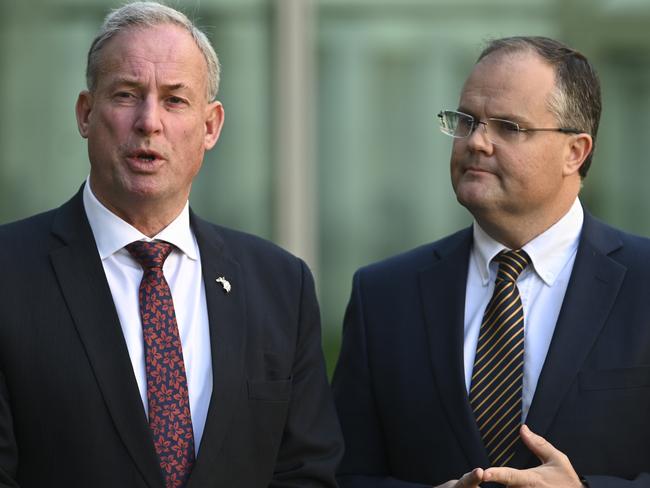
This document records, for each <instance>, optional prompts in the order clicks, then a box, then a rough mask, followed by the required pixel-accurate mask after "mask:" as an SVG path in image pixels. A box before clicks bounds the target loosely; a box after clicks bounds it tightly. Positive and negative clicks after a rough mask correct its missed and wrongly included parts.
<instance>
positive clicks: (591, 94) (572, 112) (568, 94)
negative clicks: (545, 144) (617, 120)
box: [477, 36, 602, 178]
mask: <svg viewBox="0 0 650 488" xmlns="http://www.w3.org/2000/svg"><path fill="white" fill-rule="evenodd" d="M526 51H529V52H533V53H536V54H537V55H538V56H540V57H541V58H542V59H543V60H545V61H546V62H547V63H548V64H549V65H550V66H552V67H553V69H554V70H555V89H554V90H553V92H552V93H551V95H550V97H549V100H547V103H548V107H549V110H550V111H551V113H553V114H554V115H555V117H556V119H557V121H558V123H559V124H560V125H561V126H564V127H571V128H574V129H577V130H580V131H583V132H586V133H587V134H590V135H591V138H592V140H593V147H592V149H591V152H590V153H589V155H588V156H587V157H586V158H585V161H584V163H583V164H582V166H581V168H580V176H581V177H582V178H585V177H586V176H587V172H588V171H589V167H590V166H591V161H592V159H593V154H594V148H595V147H596V136H597V135H598V125H599V123H600V112H601V110H602V101H601V95H600V80H599V79H598V74H597V73H596V70H595V69H594V67H593V66H592V64H591V63H590V62H589V60H588V59H587V57H586V56H585V55H584V54H582V53H581V52H579V51H577V50H575V49H572V48H570V47H569V46H567V45H565V44H563V43H561V42H559V41H556V40H555V39H550V38H548V37H539V36H516V37H504V38H502V39H494V40H492V41H490V42H489V44H488V45H487V47H486V48H485V49H484V50H483V52H482V53H481V54H480V55H479V57H478V60H477V63H478V62H479V61H481V60H482V59H483V58H485V57H486V56H488V55H490V54H492V53H504V54H512V53H518V52H526Z"/></svg>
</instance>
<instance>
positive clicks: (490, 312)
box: [469, 249, 530, 466]
mask: <svg viewBox="0 0 650 488" xmlns="http://www.w3.org/2000/svg"><path fill="white" fill-rule="evenodd" d="M494 260H495V261H496V262H498V263H499V271H498V272H497V279H496V281H495V284H494V293H493V294H492V298H491V299H490V302H489V303H488V305H487V308H486V309H485V314H484V315H483V322H482V323H481V330H480V332H479V338H478V344H477V346H476V357H475V358H474V370H473V372H472V382H471V388H470V391H469V402H470V405H471V406H472V410H473V411H474V416H475V418H476V423H477V424H478V429H479V431H480V433H481V438H482V439H483V444H484V445H485V448H486V450H487V452H488V457H489V459H490V463H492V466H506V465H507V464H508V462H509V461H510V460H511V459H512V456H514V454H515V448H516V444H517V440H518V439H519V427H520V425H521V391H522V378H523V375H524V311H523V308H522V305H521V298H520V296H519V289H518V288H517V283H516V282H517V278H518V277H519V275H520V273H521V272H522V271H523V270H524V268H525V267H526V266H527V265H528V264H529V263H530V258H529V257H528V254H526V252H525V251H523V250H521V249H519V250H517V251H502V252H500V253H499V254H498V255H497V256H496V257H495V258H494Z"/></svg>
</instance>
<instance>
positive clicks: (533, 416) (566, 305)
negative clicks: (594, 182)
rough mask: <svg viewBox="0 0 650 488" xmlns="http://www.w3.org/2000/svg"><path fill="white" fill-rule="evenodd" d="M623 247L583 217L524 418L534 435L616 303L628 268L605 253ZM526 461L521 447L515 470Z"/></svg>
mask: <svg viewBox="0 0 650 488" xmlns="http://www.w3.org/2000/svg"><path fill="white" fill-rule="evenodd" d="M621 245H622V244H621V241H620V239H619V238H618V236H617V235H616V234H615V233H614V232H613V231H612V230H611V229H609V228H608V227H606V226H605V225H603V224H601V223H599V222H597V221H595V220H594V219H593V218H592V217H591V216H589V215H588V214H587V213H585V221H584V224H583V230H582V237H581V240H580V244H579V246H578V252H577V254H576V259H575V263H574V265H573V271H572V273H571V279H570V280H569V284H568V287H567V291H566V295H565V297H564V301H563V303H562V308H561V310H560V315H559V317H558V321H557V324H556V326H555V332H554V333H553V339H552V340H551V344H550V346H549V350H548V353H547V355H546V360H545V362H544V367H543V369H542V372H541V374H540V377H539V381H538V383H537V388H536V390H535V395H534V398H533V402H532V404H531V407H530V411H529V412H528V418H527V419H526V423H527V424H528V426H529V427H530V428H531V429H532V430H533V432H536V433H537V434H540V435H542V436H545V435H546V433H547V431H548V429H549V427H550V426H551V424H552V422H553V419H554V418H555V415H556V414H557V411H558V409H559V408H560V404H561V402H562V399H563V397H564V396H565V395H566V393H567V392H568V390H569V388H570V387H571V385H572V383H573V382H574V381H575V379H576V376H577V375H578V371H579V370H580V367H581V365H582V364H583V363H584V361H585V359H586V357H587V354H588V353H589V350H590V349H591V347H592V346H593V344H594V343H595V341H596V339H597V337H598V335H599V333H600V331H601V329H602V327H603V325H604V324H605V320H606V318H607V316H608V315H609V312H610V310H611V308H612V306H613V305H614V302H615V300H616V297H617V295H618V292H619V289H620V287H621V284H622V282H623V278H624V275H625V271H626V268H625V267H624V266H622V265H620V264H619V263H617V262H616V261H613V260H612V259H610V258H609V257H608V256H607V254H609V253H610V252H612V251H613V250H615V249H618V248H620V247H621ZM526 461H527V462H526ZM530 463H535V460H534V457H533V456H532V454H530V453H529V452H527V451H526V450H525V448H524V449H522V450H521V451H520V452H519V453H518V455H517V457H516V458H515V460H514V464H515V465H519V466H524V465H529V464H530Z"/></svg>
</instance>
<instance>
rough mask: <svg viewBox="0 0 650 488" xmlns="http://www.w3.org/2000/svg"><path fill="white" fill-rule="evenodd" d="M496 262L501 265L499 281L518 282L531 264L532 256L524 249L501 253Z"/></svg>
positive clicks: (498, 273) (498, 274)
mask: <svg viewBox="0 0 650 488" xmlns="http://www.w3.org/2000/svg"><path fill="white" fill-rule="evenodd" d="M494 260H495V261H496V262H497V263H499V271H498V272H497V281H498V280H506V281H517V278H519V275H520V274H521V272H522V271H523V270H524V269H525V268H526V266H528V265H529V264H530V256H528V254H527V253H526V251H524V250H523V249H516V250H514V251H501V252H500V253H499V254H497V255H496V257H495V258H494Z"/></svg>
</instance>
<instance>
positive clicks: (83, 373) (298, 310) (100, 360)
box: [0, 2, 342, 488]
mask: <svg viewBox="0 0 650 488" xmlns="http://www.w3.org/2000/svg"><path fill="white" fill-rule="evenodd" d="M218 67H219V65H218V61H217V57H216V54H215V53H214V50H213V49H212V47H211V46H210V43H209V41H208V40H207V38H206V37H205V35H204V34H203V33H202V32H201V31H199V30H198V29H197V28H196V27H195V26H194V25H193V24H192V23H191V22H190V21H189V20H188V19H187V18H186V17H185V16H184V15H183V14H181V13H180V12H178V11H176V10H173V9H171V8H168V7H164V6H162V5H160V4H157V3H150V2H137V3H133V4H129V5H126V6H124V7H122V8H120V9H118V10H117V11H115V12H113V13H111V14H110V15H109V16H108V17H107V19H106V21H105V23H104V25H103V26H102V29H101V31H100V33H99V34H98V36H97V38H96V39H95V41H94V42H93V45H92V47H91V49H90V52H89V57H88V70H87V77H88V90H87V91H83V92H82V93H81V94H80V95H79V99H78V102H77V106H76V114H77V119H78V126H79V131H80V133H81V135H82V136H83V137H84V138H87V139H88V153H89V159H90V165H91V170H90V176H89V178H88V180H87V181H86V184H85V185H84V186H83V187H82V189H81V190H80V191H79V193H78V194H77V195H76V196H74V197H73V198H72V199H71V200H70V201H69V202H67V203H65V204H64V205H62V206H61V207H60V208H58V209H55V210H52V211H49V212H46V213H44V214H41V215H37V216H35V217H32V218H29V219H26V220H23V221H20V222H16V223H12V224H8V225H5V226H2V227H1V228H0V248H1V249H2V251H3V252H2V254H1V256H0V268H1V269H2V281H1V285H0V297H1V298H0V300H2V312H0V314H1V315H0V486H2V487H18V486H19V487H22V488H30V487H34V488H36V487H38V488H42V487H45V486H47V487H54V488H56V487H66V488H70V487H79V488H118V487H119V488H136V487H137V488H145V487H149V488H163V487H165V488H171V487H195V488H210V487H229V488H234V487H240V488H253V487H260V488H261V487H298V486H301V487H302V486H313V487H317V486H318V487H335V486H336V482H335V480H334V470H335V467H336V465H337V463H338V461H339V458H340V456H341V452H342V440H341V436H340V430H339V427H338V422H337V420H336V414H335V410H334V405H333V402H332V400H331V393H330V389H329V386H328V385H327V379H326V375H325V369H324V362H323V356H322V352H321V347H320V318H319V311H318V304H317V301H316V297H315V293H314V285H313V280H312V277H311V274H310V272H309V270H308V269H307V267H306V265H305V264H304V263H303V262H302V261H301V260H299V259H298V258H296V257H293V256H291V255H290V254H288V253H287V252H285V251H283V250H281V249H279V248H278V247H276V246H274V245H273V244H271V243H268V242H265V241H263V240H261V239H259V238H256V237H253V236H250V235H245V234H242V233H239V232H235V231H232V230H228V229H225V228H222V227H219V226H215V225H212V224H209V223H207V222H205V221H203V220H201V219H200V218H198V217H197V216H196V215H194V214H193V213H192V212H191V210H190V209H189V206H188V203H187V202H188V196H189V192H190V186H191V183H192V180H193V179H194V178H195V176H196V174H197V173H198V171H199V168H200V166H201V163H202V160H203V156H204V152H205V151H206V150H209V149H211V148H212V147H213V146H214V144H215V143H216V141H217V138H218V136H219V132H220V130H221V126H222V123H223V108H222V106H221V104H220V103H219V102H217V101H215V96H216V93H217V84H218V78H219V76H218V74H219V72H218ZM172 298H173V299H172Z"/></svg>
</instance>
